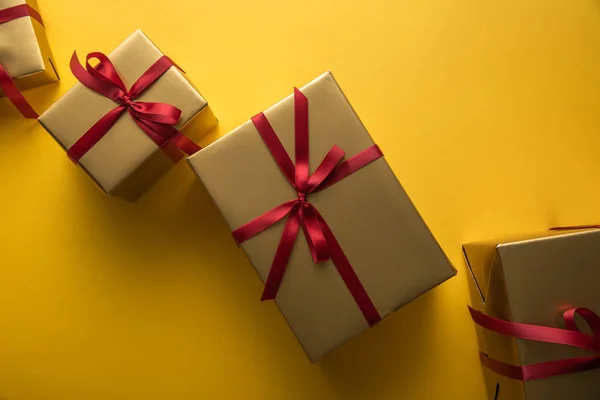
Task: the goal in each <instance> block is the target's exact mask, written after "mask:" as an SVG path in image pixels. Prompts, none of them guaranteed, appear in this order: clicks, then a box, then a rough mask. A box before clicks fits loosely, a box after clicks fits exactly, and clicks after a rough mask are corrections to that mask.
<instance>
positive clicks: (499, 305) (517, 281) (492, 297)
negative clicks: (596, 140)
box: [463, 229, 600, 400]
mask: <svg viewBox="0 0 600 400" xmlns="http://www.w3.org/2000/svg"><path fill="white" fill-rule="evenodd" d="M463 250H464V255H465V259H466V261H467V265H468V268H469V270H470V272H471V279H470V281H469V285H470V292H471V302H472V306H473V308H472V309H471V315H472V317H473V319H474V320H475V322H476V323H477V337H478V341H479V348H480V358H481V361H482V363H483V371H484V378H485V382H486V387H487V393H488V398H489V399H490V400H551V399H570V400H596V399H600V369H598V368H600V354H599V352H600V318H598V317H597V316H596V315H595V313H600V290H599V289H598V282H599V281H600V230H597V229H595V230H583V231H582V230H570V229H569V230H551V231H547V232H541V233H539V234H532V235H529V236H520V237H515V238H509V239H505V240H493V241H484V242H477V243H470V244H465V245H464V246H463ZM582 309H587V311H585V310H584V311H582ZM575 314H581V315H583V316H584V318H582V319H579V317H575V318H577V319H578V320H579V322H578V324H577V325H578V326H579V328H576V327H575V326H574V325H573V322H572V319H573V318H574V316H575ZM586 322H587V324H588V325H590V326H589V328H592V329H593V330H594V332H590V331H589V328H588V327H586ZM522 324H526V325H522ZM580 330H581V331H582V332H583V333H582V332H580ZM590 333H593V334H594V336H590ZM565 339H566V340H567V342H568V343H566V342H565ZM582 345H584V346H583V347H582ZM584 347H585V348H587V347H591V348H587V350H586V349H584ZM589 350H593V351H589Z"/></svg>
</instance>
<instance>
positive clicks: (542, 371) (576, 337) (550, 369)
mask: <svg viewBox="0 0 600 400" xmlns="http://www.w3.org/2000/svg"><path fill="white" fill-rule="evenodd" d="M469 311H470V313H471V317H472V318H473V321H475V323H476V324H477V325H479V326H481V327H483V328H485V329H487V330H490V331H492V332H497V333H500V334H502V335H506V336H511V337H514V338H518V339H525V340H533V341H537V342H546V343H554V344H558V345H565V346H571V347H577V348H580V349H584V350H588V351H591V352H593V353H596V355H595V356H589V357H577V358H569V359H565V360H556V361H548V362H544V363H539V364H531V365H525V366H517V365H511V364H506V363H503V362H501V361H498V360H494V359H492V358H489V357H488V356H487V355H486V354H484V353H480V358H481V362H482V363H483V364H484V365H485V366H486V367H487V368H489V369H490V370H492V371H494V372H496V373H497V374H499V375H502V376H505V377H508V378H511V379H516V380H520V381H531V380H535V379H543V378H550V377H553V376H559V375H566V374H573V373H576V372H583V371H589V370H593V369H598V368H600V317H599V316H598V315H597V314H596V313H594V312H593V311H591V310H589V309H587V308H573V309H570V310H567V311H565V312H564V314H563V319H564V321H565V327H566V329H560V328H550V327H547V326H538V325H529V324H522V323H517V322H510V321H505V320H502V319H498V318H493V317H490V316H487V315H485V314H483V313H482V312H480V311H477V310H474V309H472V308H471V307H469ZM576 314H578V315H579V316H580V317H582V318H583V320H584V321H585V322H586V323H587V324H588V326H589V328H590V329H591V331H592V335H588V334H586V333H583V332H581V331H580V330H579V328H578V327H577V325H576V323H575V315H576Z"/></svg>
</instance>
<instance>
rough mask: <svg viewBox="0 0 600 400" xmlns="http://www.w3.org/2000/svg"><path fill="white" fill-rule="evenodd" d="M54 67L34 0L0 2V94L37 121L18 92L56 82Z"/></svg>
mask: <svg viewBox="0 0 600 400" xmlns="http://www.w3.org/2000/svg"><path fill="white" fill-rule="evenodd" d="M54 65H55V64H54V62H53V59H52V53H51V52H50V46H49V44H48V38H47V37H46V31H45V29H44V22H43V20H42V16H41V15H40V13H39V9H38V5H37V2H36V0H0V95H2V96H6V97H8V99H9V100H10V101H11V102H12V103H13V104H14V106H15V107H16V108H17V109H18V110H19V111H20V112H21V114H23V115H24V116H25V117H27V118H37V113H36V112H35V111H34V110H33V108H32V107H31V105H29V103H27V100H25V97H24V96H23V94H22V93H21V92H22V91H24V90H27V89H31V88H34V87H37V86H42V85H45V84H47V83H51V82H56V81H58V74H57V73H56V70H55V69H54Z"/></svg>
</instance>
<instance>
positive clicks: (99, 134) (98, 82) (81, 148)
mask: <svg viewBox="0 0 600 400" xmlns="http://www.w3.org/2000/svg"><path fill="white" fill-rule="evenodd" d="M93 59H96V60H98V64H97V66H96V67H92V65H91V64H90V61H91V60H93ZM70 66H71V71H72V72H73V75H75V77H76V78H77V79H78V80H79V82H81V83H82V84H83V85H85V86H86V87H87V88H89V89H91V90H93V91H95V92H96V93H98V94H101V95H102V96H105V97H108V98H109V99H111V100H113V101H114V102H115V103H117V106H116V107H115V108H113V109H112V110H110V111H109V112H108V113H107V114H106V115H104V116H103V117H102V118H100V119H99V120H98V121H97V122H96V123H95V124H94V125H93V126H92V127H91V128H90V129H89V130H88V131H87V132H85V133H84V134H83V136H81V137H80V138H79V140H77V142H75V144H73V146H71V148H69V150H68V151H67V154H68V156H69V158H70V159H71V160H72V161H73V162H75V163H78V162H79V160H80V159H81V158H82V157H83V156H84V155H85V154H86V153H87V152H88V151H90V150H91V149H92V148H93V147H94V146H95V145H96V143H98V142H99V141H100V139H102V138H103V137H104V135H106V134H107V133H108V131H109V130H110V129H111V128H112V127H113V125H114V124H115V123H116V122H117V121H118V120H119V118H120V117H121V115H122V114H123V112H124V111H126V110H127V111H128V112H129V115H130V116H131V117H132V118H133V120H134V121H135V122H136V124H137V125H138V126H139V127H140V129H142V131H144V133H146V135H148V137H149V138H150V139H152V141H154V143H156V145H157V146H158V147H160V148H161V149H166V147H167V145H168V144H174V145H175V146H176V147H177V148H178V149H179V150H180V151H182V152H184V153H186V154H188V155H192V154H194V153H195V152H197V151H198V150H200V146H198V145H197V144H196V143H194V142H192V141H191V140H190V139H189V138H187V137H186V136H184V135H183V134H181V132H179V131H178V130H177V129H176V128H175V127H174V126H173V125H174V124H176V123H177V121H179V118H180V116H181V110H179V109H178V108H176V107H174V106H172V105H170V104H165V103H150V102H143V101H135V100H134V99H135V98H136V97H138V96H139V95H141V94H142V93H143V92H144V91H145V90H146V89H147V88H149V87H150V86H151V85H152V84H153V83H154V82H156V80H158V79H159V78H160V77H161V76H162V75H163V74H164V73H165V72H167V71H168V70H169V69H170V68H171V67H173V66H175V64H174V63H173V61H171V59H170V58H169V57H167V56H162V57H160V58H159V59H158V60H157V61H156V62H155V63H154V64H153V65H152V66H151V67H150V68H148V70H147V71H146V72H144V73H143V74H142V76H141V77H140V78H139V79H138V80H137V81H136V82H135V83H134V84H133V85H132V86H131V88H130V89H129V90H127V88H126V87H125V84H124V83H123V80H122V79H121V77H120V76H119V74H118V73H117V71H116V69H115V67H114V66H113V64H112V62H111V61H110V60H109V59H108V57H107V56H106V55H104V54H102V53H98V52H95V53H90V54H88V55H87V57H86V67H85V68H84V67H83V66H82V65H81V64H80V63H79V60H78V58H77V53H73V56H72V57H71V64H70ZM171 156H172V158H174V160H177V159H179V158H181V155H180V154H176V155H171Z"/></svg>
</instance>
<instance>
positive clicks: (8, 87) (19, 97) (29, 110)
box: [0, 65, 38, 119]
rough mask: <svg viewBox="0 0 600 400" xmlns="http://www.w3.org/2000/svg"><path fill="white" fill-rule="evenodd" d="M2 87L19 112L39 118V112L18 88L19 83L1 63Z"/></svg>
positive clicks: (31, 117) (0, 81) (0, 84)
mask: <svg viewBox="0 0 600 400" xmlns="http://www.w3.org/2000/svg"><path fill="white" fill-rule="evenodd" d="M0 89H2V91H3V92H4V94H5V95H6V97H8V99H9V100H10V101H11V103H13V105H14V106H15V107H16V108H17V110H19V112H20V113H21V114H22V115H23V116H24V117H25V118H30V119H37V118H38V114H37V113H36V112H35V110H34V109H33V107H31V105H30V104H29V103H28V102H27V100H25V97H24V96H23V94H22V93H21V91H20V90H19V89H18V88H17V85H15V83H14V82H13V80H12V78H11V77H10V75H8V72H6V70H5V69H4V68H2V66H1V65H0Z"/></svg>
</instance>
